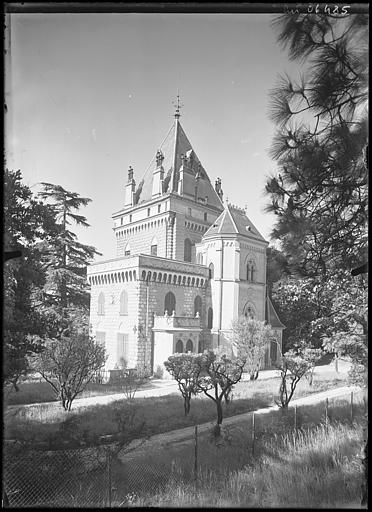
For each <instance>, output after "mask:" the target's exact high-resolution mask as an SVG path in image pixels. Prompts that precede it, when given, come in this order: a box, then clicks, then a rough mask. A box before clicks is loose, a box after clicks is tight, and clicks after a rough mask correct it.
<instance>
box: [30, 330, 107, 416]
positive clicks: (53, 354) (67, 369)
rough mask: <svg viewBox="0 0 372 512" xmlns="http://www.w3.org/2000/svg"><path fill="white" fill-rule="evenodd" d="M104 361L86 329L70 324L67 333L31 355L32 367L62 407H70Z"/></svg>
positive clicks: (99, 348) (101, 350)
mask: <svg viewBox="0 0 372 512" xmlns="http://www.w3.org/2000/svg"><path fill="white" fill-rule="evenodd" d="M105 361H106V356H105V349H104V347H103V346H101V345H99V344H97V343H96V341H95V340H94V339H93V338H92V337H90V336H89V334H88V332H87V329H84V328H83V329H80V330H78V329H76V328H72V329H71V330H70V332H69V333H68V335H67V336H61V337H60V338H59V339H58V340H56V339H50V340H48V341H47V342H46V343H45V348H44V350H43V352H41V353H40V354H37V355H36V356H35V357H34V358H33V367H34V370H35V371H37V372H39V373H40V374H41V376H42V377H43V379H45V380H46V382H48V384H49V385H50V386H51V387H52V389H53V391H54V392H55V394H56V396H57V398H58V399H59V400H61V404H62V407H63V408H64V409H65V411H70V410H71V405H72V402H73V401H74V399H75V398H76V397H77V396H78V395H79V394H80V393H82V391H84V389H85V388H86V386H87V384H88V383H89V382H90V381H91V380H92V379H93V377H94V374H95V373H96V372H97V371H99V370H100V369H101V368H102V367H103V366H104V364H105Z"/></svg>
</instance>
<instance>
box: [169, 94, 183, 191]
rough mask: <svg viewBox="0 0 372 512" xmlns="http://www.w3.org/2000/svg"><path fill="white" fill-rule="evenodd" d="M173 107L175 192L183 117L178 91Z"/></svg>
mask: <svg viewBox="0 0 372 512" xmlns="http://www.w3.org/2000/svg"><path fill="white" fill-rule="evenodd" d="M173 105H174V106H175V107H176V112H175V114H174V118H175V127H174V128H175V129H174V146H173V176H172V185H171V190H172V191H174V190H176V189H177V181H178V180H177V171H178V169H177V150H178V147H177V146H178V132H179V118H180V116H181V114H180V108H181V107H183V105H181V103H180V95H179V91H178V90H177V101H174V102H173Z"/></svg>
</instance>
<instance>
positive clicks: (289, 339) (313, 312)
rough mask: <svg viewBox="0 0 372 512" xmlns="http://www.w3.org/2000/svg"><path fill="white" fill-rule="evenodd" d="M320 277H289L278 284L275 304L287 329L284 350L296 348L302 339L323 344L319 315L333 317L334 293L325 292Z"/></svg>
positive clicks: (318, 344) (308, 343)
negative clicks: (316, 323)
mask: <svg viewBox="0 0 372 512" xmlns="http://www.w3.org/2000/svg"><path fill="white" fill-rule="evenodd" d="M324 291H325V290H324V287H323V286H322V284H321V280H320V279H319V278H303V279H296V278H294V277H287V278H285V279H283V280H281V281H279V282H278V283H276V284H275V286H274V288H273V293H272V300H273V304H274V306H275V308H276V310H277V312H278V315H279V317H280V319H281V320H282V322H283V323H284V324H285V326H286V329H285V330H284V332H283V352H285V351H287V350H290V349H293V348H296V347H297V345H298V344H299V342H300V341H301V340H303V341H306V343H307V345H308V346H311V347H314V348H319V347H321V346H322V336H323V334H324V333H323V331H322V329H313V326H314V322H315V321H317V320H318V319H319V318H323V319H324V318H330V315H331V309H332V300H333V298H332V295H331V294H325V293H324Z"/></svg>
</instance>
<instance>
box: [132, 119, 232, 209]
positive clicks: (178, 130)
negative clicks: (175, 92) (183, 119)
mask: <svg viewBox="0 0 372 512" xmlns="http://www.w3.org/2000/svg"><path fill="white" fill-rule="evenodd" d="M158 149H160V151H161V152H162V153H163V157H164V160H163V162H162V166H163V168H164V184H163V193H167V192H172V191H175V192H176V191H178V183H179V180H180V168H181V165H182V156H186V157H188V158H190V157H191V159H192V162H193V165H192V166H189V167H188V173H189V175H190V176H191V177H193V178H195V177H196V175H197V173H198V172H199V175H200V179H199V181H198V196H199V197H201V198H203V199H204V198H205V197H206V196H208V204H209V205H212V206H215V207H217V208H219V209H221V208H222V207H223V205H222V202H221V199H220V198H219V196H218V195H217V193H216V191H215V189H214V187H213V185H212V183H211V181H210V179H209V176H208V174H207V172H206V171H205V169H204V167H203V166H202V165H201V163H200V160H199V158H198V157H197V155H196V154H195V151H194V150H193V147H192V146H191V143H190V141H189V139H188V137H187V135H186V133H185V131H184V130H183V128H182V126H181V123H180V121H179V116H178V117H177V116H175V120H174V122H173V124H172V126H171V128H170V129H169V131H168V133H167V135H166V137H165V138H164V140H163V142H162V143H161V145H160V146H159V148H158ZM155 165H156V151H155V152H154V157H153V159H152V160H151V162H150V164H149V166H148V168H147V170H146V171H145V173H144V175H143V176H142V179H141V180H140V181H139V182H138V186H137V189H136V193H135V194H136V204H139V203H143V202H144V201H148V200H149V199H151V196H152V180H153V171H154V169H155Z"/></svg>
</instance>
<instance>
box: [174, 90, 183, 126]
mask: <svg viewBox="0 0 372 512" xmlns="http://www.w3.org/2000/svg"><path fill="white" fill-rule="evenodd" d="M173 106H174V107H176V111H175V113H174V117H175V118H176V120H178V119H179V118H180V117H181V114H180V109H181V108H182V107H183V104H181V103H180V94H179V91H178V89H177V99H176V101H173Z"/></svg>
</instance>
